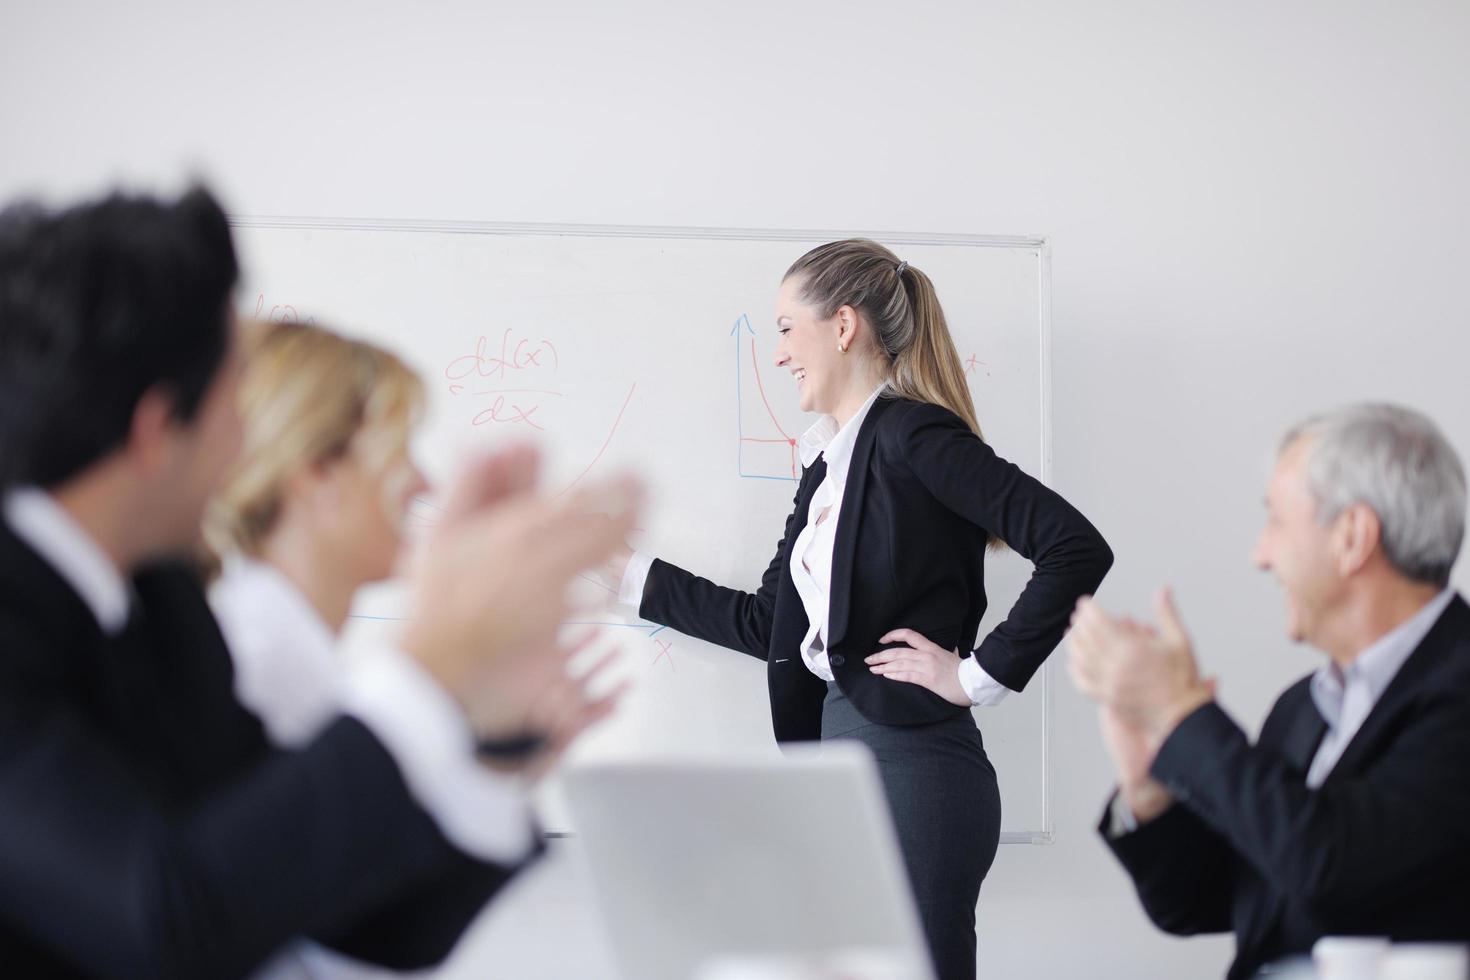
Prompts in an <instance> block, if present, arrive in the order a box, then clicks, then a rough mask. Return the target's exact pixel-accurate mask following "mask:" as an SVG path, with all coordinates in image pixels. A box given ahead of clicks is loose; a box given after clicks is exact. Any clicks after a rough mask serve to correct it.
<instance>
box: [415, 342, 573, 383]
mask: <svg viewBox="0 0 1470 980" xmlns="http://www.w3.org/2000/svg"><path fill="white" fill-rule="evenodd" d="M513 335H514V331H512V330H509V329H507V330H506V331H505V333H504V334H502V335H501V337H500V351H499V353H498V354H497V353H494V352H492V351H491V350H490V339H489V338H488V337H484V336H482V337H480V339H479V340H478V341H476V343H475V352H474V353H473V354H465V355H464V356H462V357H456V358H455V359H454V360H452V361H450V362H449V366H448V367H446V368H445V369H444V376H445V377H446V378H448V379H449V380H450V381H463V380H464V379H465V378H469V377H480V378H500V379H502V380H503V379H504V378H505V377H506V372H507V371H515V372H521V371H528V370H531V369H534V368H546V369H549V370H550V371H551V372H552V373H553V374H555V373H556V371H557V369H558V368H560V367H561V359H560V357H559V356H558V355H557V353H556V347H554V346H553V345H552V343H551V341H549V340H545V339H541V340H532V339H531V338H529V337H522V338H520V339H519V340H516V342H515V343H514V344H512V343H511V340H512V339H513Z"/></svg>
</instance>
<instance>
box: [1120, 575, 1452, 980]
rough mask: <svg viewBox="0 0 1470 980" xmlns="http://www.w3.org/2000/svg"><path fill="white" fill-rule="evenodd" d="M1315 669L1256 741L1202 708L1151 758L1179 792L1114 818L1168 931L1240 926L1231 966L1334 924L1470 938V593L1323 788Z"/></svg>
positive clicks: (1343, 929)
mask: <svg viewBox="0 0 1470 980" xmlns="http://www.w3.org/2000/svg"><path fill="white" fill-rule="evenodd" d="M1309 683H1310V678H1304V679H1303V680H1301V681H1298V682H1297V683H1296V684H1293V685H1292V686H1291V687H1290V688H1288V689H1287V690H1286V693H1284V694H1283V695H1282V696H1281V698H1280V699H1279V700H1278V701H1277V702H1276V705H1275V707H1273V708H1272V709H1271V713H1270V715H1269V716H1268V717H1267V718H1266V724H1265V726H1264V727H1263V728H1262V729H1261V737H1260V740H1259V741H1258V742H1257V744H1256V745H1251V744H1250V743H1249V741H1248V740H1247V739H1246V737H1245V734H1244V733H1243V732H1242V731H1241V730H1240V728H1239V727H1237V726H1236V725H1235V723H1234V722H1232V721H1231V720H1230V719H1229V717H1227V716H1226V715H1225V713H1224V712H1222V711H1221V710H1220V709H1219V708H1218V707H1217V706H1215V705H1214V704H1209V705H1206V706H1205V707H1202V708H1200V709H1199V710H1198V711H1196V712H1194V713H1193V714H1191V715H1190V716H1189V717H1188V718H1186V719H1185V720H1184V721H1183V722H1182V723H1181V724H1180V725H1179V727H1178V728H1177V729H1176V730H1175V731H1174V733H1173V734H1172V735H1170V736H1169V738H1168V740H1167V741H1166V742H1165V743H1164V745H1163V748H1162V749H1161V750H1160V752H1159V755H1158V758H1157V759H1156V760H1155V762H1154V765H1153V769H1152V772H1153V775H1154V776H1155V778H1157V779H1159V780H1160V781H1162V782H1163V783H1164V784H1165V785H1166V786H1168V787H1169V789H1170V790H1171V791H1172V792H1173V793H1174V795H1175V797H1176V798H1177V799H1178V802H1177V803H1176V804H1175V805H1174V806H1173V807H1171V808H1170V809H1169V810H1167V811H1166V812H1165V813H1164V814H1163V815H1162V816H1160V817H1159V818H1157V819H1156V820H1153V821H1151V822H1149V823H1147V824H1144V825H1143V826H1142V827H1140V828H1139V829H1138V830H1137V831H1135V832H1134V833H1131V834H1125V835H1123V836H1121V837H1118V838H1116V839H1113V838H1110V837H1108V834H1107V830H1108V826H1107V824H1108V820H1107V817H1106V815H1105V817H1104V824H1103V827H1102V830H1103V832H1104V837H1105V838H1106V839H1107V840H1108V845H1109V846H1110V847H1111V848H1112V849H1113V852H1114V853H1115V854H1117V856H1118V858H1119V859H1120V860H1121V861H1122V862H1123V866H1124V867H1125V868H1127V870H1128V873H1129V874H1130V875H1132V876H1133V881H1134V884H1135V886H1136V887H1137V889H1138V895H1139V898H1140V899H1142V901H1143V907H1144V909H1145V910H1146V911H1147V912H1148V915H1149V918H1151V919H1152V920H1153V921H1154V922H1155V923H1156V924H1157V925H1158V926H1159V927H1160V928H1161V929H1164V930H1165V931H1167V932H1172V933H1176V934H1181V935H1188V934H1193V933H1200V932H1224V931H1227V930H1233V931H1234V932H1235V938H1236V958H1235V962H1234V964H1233V965H1232V966H1231V967H1230V973H1229V976H1230V977H1231V978H1235V977H1247V976H1250V975H1251V974H1253V973H1254V972H1255V971H1256V970H1257V969H1259V968H1260V967H1261V966H1262V965H1263V964H1265V963H1269V962H1272V961H1274V960H1278V959H1281V958H1283V957H1286V956H1290V955H1295V954H1305V953H1307V952H1309V951H1310V949H1311V947H1312V944H1313V943H1314V942H1315V941H1316V940H1317V939H1318V938H1320V937H1321V936H1325V935H1372V936H1389V937H1391V938H1392V939H1394V940H1453V941H1458V942H1465V941H1466V940H1470V607H1467V606H1466V605H1465V603H1464V601H1463V600H1462V599H1460V598H1459V597H1458V596H1457V597H1456V598H1455V599H1454V600H1453V601H1452V602H1451V603H1450V605H1449V607H1448V608H1446V610H1445V611H1444V613H1443V614H1442V615H1441V616H1440V618H1439V620H1438V621H1437V622H1436V623H1435V625H1434V627H1433V628H1432V629H1431V630H1430V632H1429V634H1428V635H1427V636H1426V637H1425V638H1424V640H1423V642H1421V643H1420V644H1419V646H1418V648H1416V649H1415V651H1414V653H1413V654H1411V655H1410V656H1409V659H1408V660H1406V661H1405V662H1404V665H1403V667H1401V668H1400V669H1399V672H1398V674H1397V675H1395V677H1394V679H1393V681H1392V682H1391V683H1390V684H1389V686H1388V688H1387V689H1386V690H1385V691H1384V692H1383V695H1382V697H1381V698H1380V699H1379V700H1378V703H1377V704H1376V705H1374V707H1373V710H1372V711H1371V712H1370V713H1369V715H1368V718H1367V720H1366V721H1364V723H1363V727H1362V728H1361V729H1359V730H1358V733H1357V735H1356V736H1354V738H1353V739H1352V741H1351V742H1349V743H1348V746H1347V749H1346V750H1345V751H1344V752H1343V754H1342V757H1341V758H1340V759H1339V760H1338V762H1337V765H1336V766H1334V767H1333V769H1332V772H1331V773H1330V774H1329V775H1328V777H1327V779H1326V780H1325V781H1324V782H1323V784H1322V786H1321V787H1320V788H1318V789H1317V790H1315V791H1314V790H1310V789H1308V788H1307V786H1306V775H1307V770H1308V769H1309V768H1310V766H1311V764H1312V758H1313V756H1314V755H1315V754H1316V751H1317V746H1318V744H1319V743H1320V742H1321V740H1322V736H1323V735H1324V734H1325V732H1326V725H1325V723H1324V722H1323V721H1322V716H1321V715H1320V714H1319V713H1318V711H1317V707H1316V705H1315V704H1314V703H1313V701H1312V698H1311V694H1310V690H1309Z"/></svg>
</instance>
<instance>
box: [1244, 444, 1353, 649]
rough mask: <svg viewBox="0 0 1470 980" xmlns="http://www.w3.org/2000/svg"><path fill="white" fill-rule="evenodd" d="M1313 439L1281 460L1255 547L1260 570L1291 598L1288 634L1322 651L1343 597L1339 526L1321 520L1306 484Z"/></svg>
mask: <svg viewBox="0 0 1470 980" xmlns="http://www.w3.org/2000/svg"><path fill="white" fill-rule="evenodd" d="M1310 443H1311V440H1310V439H1298V440H1297V441H1296V442H1294V443H1292V444H1291V445H1289V446H1288V447H1287V448H1286V451H1285V452H1283V453H1282V454H1281V456H1280V458H1278V459H1277V461H1276V470H1275V472H1274V473H1273V474H1272V476H1271V482H1270V484H1269V485H1268V486H1267V489H1266V526H1265V527H1264V528H1262V529H1261V536H1260V538H1259V539H1258V540H1257V542H1256V550H1255V554H1254V556H1253V560H1254V562H1255V564H1256V567H1258V568H1260V569H1262V570H1264V571H1269V572H1271V573H1272V574H1273V575H1274V576H1275V577H1276V580H1277V581H1278V582H1280V583H1281V587H1282V589H1283V590H1284V591H1285V593H1286V620H1287V623H1286V630H1287V634H1288V635H1289V636H1290V637H1291V638H1292V639H1293V640H1294V641H1296V642H1298V643H1302V642H1305V643H1311V644H1312V645H1313V646H1317V647H1321V646H1322V643H1323V638H1324V635H1325V631H1326V627H1327V624H1328V623H1329V622H1330V621H1331V619H1332V617H1333V614H1334V612H1335V610H1337V609H1338V608H1339V607H1340V606H1341V604H1342V602H1343V600H1344V598H1345V592H1346V586H1347V577H1346V576H1345V575H1344V574H1342V569H1341V568H1340V567H1339V566H1340V562H1339V560H1338V557H1339V555H1338V553H1339V551H1340V548H1339V547H1338V544H1339V542H1338V541H1337V539H1338V538H1339V537H1340V536H1341V535H1340V534H1339V533H1338V528H1337V525H1338V523H1339V522H1337V521H1334V522H1331V523H1329V524H1326V525H1324V524H1322V523H1321V522H1320V521H1319V520H1318V519H1317V501H1316V500H1315V499H1314V497H1313V495H1312V491H1311V487H1310V485H1309V484H1308V482H1307V460H1308V458H1309V454H1310V450H1311V445H1310Z"/></svg>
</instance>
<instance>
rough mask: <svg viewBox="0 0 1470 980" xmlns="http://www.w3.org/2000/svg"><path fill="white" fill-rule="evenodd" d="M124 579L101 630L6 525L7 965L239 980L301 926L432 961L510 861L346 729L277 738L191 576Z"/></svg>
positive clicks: (1, 585) (370, 953)
mask: <svg viewBox="0 0 1470 980" xmlns="http://www.w3.org/2000/svg"><path fill="white" fill-rule="evenodd" d="M133 586H134V588H135V590H136V593H137V597H138V602H137V606H138V607H139V608H140V609H141V615H135V616H134V621H133V623H132V624H130V625H129V627H128V629H127V630H126V631H125V632H124V633H123V634H122V635H121V636H118V637H111V638H109V637H105V636H104V635H103V633H102V631H101V630H100V628H99V627H98V624H97V621H96V620H95V618H94V617H93V615H92V613H91V611H90V610H89V609H88V607H87V606H86V605H85V604H84V603H83V601H82V599H81V598H80V597H79V596H78V595H77V594H76V593H75V592H74V591H73V590H72V589H71V588H70V586H68V585H67V584H66V583H65V582H64V581H63V580H62V579H61V578H60V577H59V576H58V575H57V573H56V572H55V571H53V570H52V568H51V567H50V566H49V565H48V564H47V563H46V562H45V561H44V560H43V559H41V558H40V556H38V555H37V554H35V552H33V551H32V550H30V549H29V548H28V547H27V546H26V545H25V544H23V543H22V542H21V541H20V540H19V539H18V538H16V537H15V535H14V534H13V532H11V531H10V530H9V528H7V527H4V526H3V522H0V972H3V973H4V974H5V975H7V976H105V977H150V978H152V977H187V978H195V977H232V976H242V975H244V974H246V973H248V972H249V971H250V970H251V969H252V968H253V967H255V966H256V965H258V964H259V963H260V962H261V961H262V960H263V959H264V958H265V957H267V956H268V955H269V954H271V953H272V952H274V951H275V950H277V949H279V948H280V947H281V946H283V945H285V944H286V943H287V942H288V941H290V940H291V939H292V938H293V937H297V936H302V935H310V936H311V937H312V938H314V939H316V940H318V941H320V942H323V943H325V944H327V945H329V946H331V947H333V948H335V949H337V950H338V951H340V952H344V953H346V954H348V955H351V956H355V957H358V958H360V959H363V960H367V961H369V962H373V963H377V964H380V965H383V966H387V967H390V968H395V969H411V968H416V967H421V966H427V965H431V964H433V963H434V962H436V961H438V960H439V959H441V958H442V957H443V956H444V955H445V954H446V953H447V952H448V951H449V950H450V949H451V948H452V946H453V944H454V942H455V941H456V939H457V938H458V936H459V934H460V933H461V932H462V931H463V929H464V927H465V926H466V925H467V924H468V923H469V921H470V920H471V919H472V917H473V916H474V915H475V914H476V912H478V910H479V909H480V907H481V906H482V905H483V904H484V903H485V901H486V900H487V899H488V898H489V897H490V896H491V895H492V894H493V893H494V892H495V891H496V890H497V889H498V888H499V887H500V886H501V885H502V884H504V883H505V881H506V880H507V879H508V877H509V876H510V874H511V873H512V869H509V868H500V867H493V866H490V865H486V864H482V863H480V862H478V861H474V860H471V859H470V858H468V857H466V856H464V855H463V854H462V853H460V852H459V851H457V850H455V849H453V848H452V847H451V846H450V845H449V844H448V843H447V842H446V841H445V839H444V838H443V837H442V836H441V835H440V834H439V832H438V830H437V828H436V827H435V825H434V824H433V822H432V821H431V820H430V818H429V817H428V816H427V815H426V814H425V813H424V812H423V811H422V810H421V809H420V808H419V807H418V806H417V805H416V804H415V803H414V801H413V799H412V798H411V797H410V795H409V792H408V789H407V787H406V786H405V784H404V782H403V779H402V777H401V776H400V774H399V771H398V769H397V766H396V764H395V763H394V762H393V759H392V758H391V757H390V756H389V754H388V753H387V751H386V750H385V749H384V748H383V747H382V745H381V744H380V743H379V742H378V741H377V740H376V739H375V738H374V737H373V736H372V735H371V734H370V733H369V732H368V730H367V729H366V728H365V727H363V725H361V724H360V723H359V722H357V721H355V720H353V719H350V718H346V717H344V718H341V719H339V720H337V721H336V722H334V723H333V724H332V725H331V726H329V727H328V728H327V729H326V730H325V731H324V732H323V733H322V735H321V736H320V737H319V738H318V739H317V740H316V741H315V742H313V743H312V744H311V745H310V746H308V747H306V748H305V749H303V750H300V751H295V752H281V751H277V750H275V749H273V748H272V747H271V746H270V745H269V744H268V742H267V740H266V738H265V735H264V732H263V730H262V728H261V726H260V724H259V722H258V721H257V720H256V718H255V717H254V715H252V714H250V712H248V711H247V710H246V709H245V708H244V707H242V706H241V705H240V704H239V703H238V702H237V701H236V700H235V698H234V695H233V691H232V670H233V668H232V665H231V661H230V658H229V654H228V651H227V649H226V647H225V645H224V641H223V639H222V638H221V636H220V633H219V630H218V628H217V627H216V625H215V622H214V619H213V617H212V615H211V614H210V611H209V608H208V606H207V605H206V604H205V601H204V595H203V591H202V589H201V586H200V583H199V582H198V580H197V578H195V577H194V576H193V575H192V574H191V573H189V572H187V571H185V570H183V569H181V568H177V567H159V568H156V569H152V570H149V571H147V572H144V573H142V574H140V575H138V576H137V577H136V579H135V580H134V582H133Z"/></svg>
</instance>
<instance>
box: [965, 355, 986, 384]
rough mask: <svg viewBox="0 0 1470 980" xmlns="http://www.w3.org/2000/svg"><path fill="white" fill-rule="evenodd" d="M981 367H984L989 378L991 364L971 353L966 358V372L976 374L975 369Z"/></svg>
mask: <svg viewBox="0 0 1470 980" xmlns="http://www.w3.org/2000/svg"><path fill="white" fill-rule="evenodd" d="M980 368H983V369H984V371H985V376H986V377H987V378H988V377H990V365H989V364H986V363H985V362H984V361H982V360H980V357H979V356H978V355H976V354H971V355H970V356H969V357H967V358H965V374H967V375H970V374H974V373H975V371H976V370H977V369H980Z"/></svg>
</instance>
